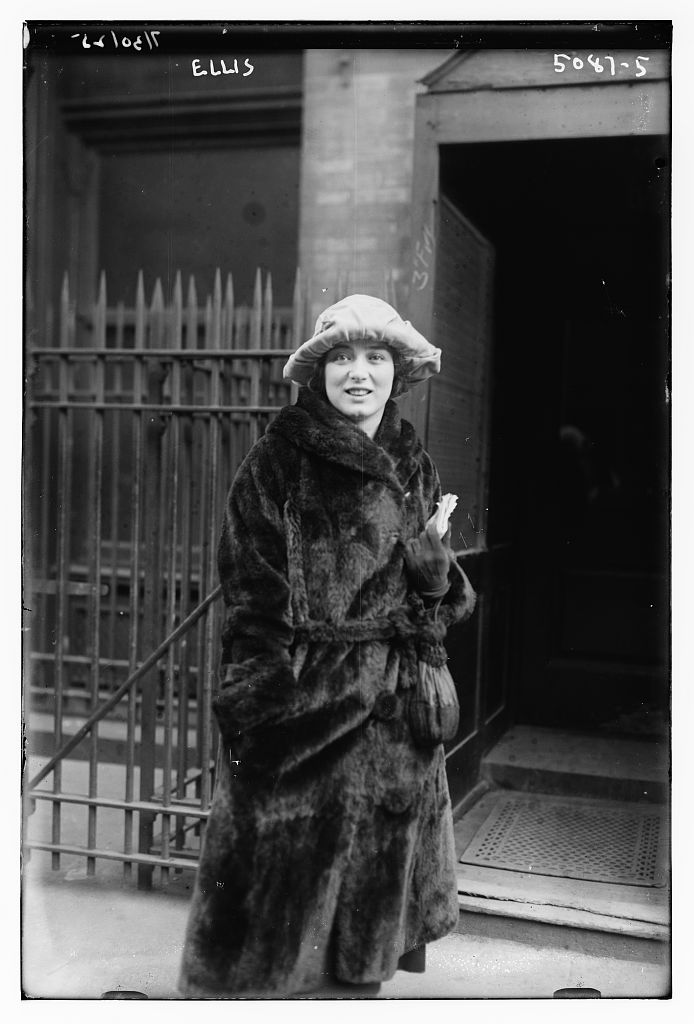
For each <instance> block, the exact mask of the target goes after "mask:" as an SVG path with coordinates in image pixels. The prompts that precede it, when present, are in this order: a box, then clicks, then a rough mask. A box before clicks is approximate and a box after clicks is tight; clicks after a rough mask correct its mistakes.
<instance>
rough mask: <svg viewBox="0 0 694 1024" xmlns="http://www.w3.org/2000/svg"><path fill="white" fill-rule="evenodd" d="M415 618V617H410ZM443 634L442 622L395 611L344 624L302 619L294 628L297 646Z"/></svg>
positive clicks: (433, 638) (429, 637)
mask: <svg viewBox="0 0 694 1024" xmlns="http://www.w3.org/2000/svg"><path fill="white" fill-rule="evenodd" d="M413 616H414V617H413ZM445 635H446V627H445V625H444V624H443V623H442V622H434V621H433V620H432V619H431V618H430V617H429V616H427V615H425V614H421V613H420V614H417V613H416V612H415V611H414V609H411V608H406V607H401V608H396V609H395V610H394V611H392V612H390V613H389V614H388V615H382V616H374V617H373V618H369V619H346V620H345V621H344V622H325V621H321V620H316V619H305V620H304V621H303V622H298V623H297V624H296V626H295V628H294V639H295V642H297V643H364V642H367V641H369V640H392V639H395V640H398V641H400V642H403V641H404V642H406V641H408V640H417V641H420V642H421V641H425V642H426V641H429V642H430V643H432V642H434V643H435V642H436V641H440V640H442V639H443V638H444V636H445Z"/></svg>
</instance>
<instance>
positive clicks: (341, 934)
mask: <svg viewBox="0 0 694 1024" xmlns="http://www.w3.org/2000/svg"><path fill="white" fill-rule="evenodd" d="M439 497H440V486H439V480H438V476H437V473H436V469H435V467H434V465H433V463H432V461H431V459H430V457H429V455H428V454H427V453H426V452H425V451H424V449H423V448H422V445H421V443H420V442H419V440H418V439H417V437H416V435H415V432H414V429H413V428H412V426H411V425H410V424H409V423H408V422H406V421H404V420H401V419H400V416H399V413H398V410H397V407H396V405H395V403H394V402H389V403H388V405H387V406H386V409H385V412H384V416H383V420H382V422H381V425H380V427H379V430H378V433H377V435H376V437H375V439H374V440H371V439H369V438H368V437H367V435H366V434H365V433H364V432H363V431H361V430H360V429H358V428H357V427H356V426H354V425H353V424H351V423H350V422H349V421H348V420H346V419H345V418H344V417H342V416H341V415H340V414H339V413H338V412H337V411H336V410H335V409H333V408H332V406H330V405H329V404H328V403H327V402H325V401H323V400H322V399H321V398H320V397H318V396H316V395H314V394H312V393H311V392H310V391H308V390H307V389H305V388H304V389H302V390H301V391H300V394H299V399H298V402H297V404H296V405H293V406H289V407H287V408H285V409H283V410H282V411H281V412H280V413H279V415H278V416H277V418H276V419H275V420H274V422H273V423H272V424H271V425H270V427H269V428H268V430H267V431H266V433H265V435H264V436H263V437H262V438H261V440H260V441H259V442H258V443H257V444H256V445H255V446H254V447H253V448H252V449H251V451H250V453H249V454H248V456H247V457H246V459H245V461H244V463H243V464H242V466H241V468H240V469H239V472H238V474H237V476H236V478H235V480H234V484H233V486H232V488H231V492H230V495H229V499H228V502H227V508H226V514H225V521H224V525H223V530H222V536H221V541H220V547H219V570H220V576H221V580H222V583H223V589H224V597H225V601H226V605H227V608H228V618H227V622H226V626H225V631H224V640H223V658H222V661H223V668H224V685H223V686H222V688H221V690H220V692H219V694H218V695H217V697H216V698H215V714H216V717H217V721H218V724H219V727H220V731H221V735H222V739H223V741H224V746H225V750H226V752H227V754H228V756H226V757H225V758H224V763H223V764H222V766H221V774H220V778H219V781H218V784H217V786H216V790H215V796H214V800H213V806H212V810H211V814H210V818H209V820H208V823H207V828H206V833H205V840H204V844H203V850H202V855H201V860H200V866H199V871H198V876H197V884H196V891H195V894H194V898H193V904H192V909H191V915H190V919H189V924H188V931H187V936H186V944H185V950H184V956H183V964H182V971H181V979H180V987H181V991H182V992H183V994H185V995H188V996H196V995H201V996H202V995H207V996H210V995H217V996H224V995H243V994H249V993H261V994H264V995H276V996H282V995H290V994H293V993H298V992H303V991H307V990H310V989H312V988H315V987H317V986H318V985H319V984H320V983H321V982H322V981H324V980H325V979H326V976H331V977H332V978H334V979H337V980H339V981H342V982H352V983H365V982H374V981H382V980H384V979H388V978H390V977H392V975H393V974H394V972H395V971H396V970H397V968H398V965H399V960H400V958H401V956H403V954H406V953H407V952H408V951H410V950H412V949H414V948H416V947H421V946H422V945H424V944H425V943H427V942H429V941H431V940H434V939H437V938H440V937H441V936H443V935H445V934H447V933H448V932H449V931H451V929H453V928H454V926H455V924H456V922H457V919H458V901H457V889H456V879H455V858H454V845H453V829H452V817H451V805H450V798H449V794H448V787H447V782H446V775H445V766H444V756H443V748H442V746H441V745H438V746H435V747H428V748H427V747H421V746H417V745H416V744H415V742H414V741H413V738H412V734H411V732H410V729H409V726H408V723H407V718H406V701H407V693H408V690H410V689H411V687H412V686H413V684H414V679H415V673H416V653H415V639H414V635H415V634H416V633H417V630H418V629H419V628H421V627H422V626H426V625H427V624H431V621H432V618H433V612H431V611H429V610H427V609H425V608H424V605H423V603H422V601H421V599H419V598H418V596H417V595H416V594H414V593H413V592H412V588H411V586H410V585H409V584H408V579H407V575H406V572H405V567H404V560H403V545H404V542H406V541H407V540H408V539H409V538H411V537H413V536H416V535H417V534H418V533H419V532H420V531H421V530H422V528H423V526H424V524H425V522H426V520H427V518H428V517H429V516H430V515H431V513H432V512H433V510H434V508H435V504H436V501H437V500H438V498H439ZM449 578H450V582H451V586H450V590H449V592H448V594H447V596H446V598H445V599H444V602H443V604H442V606H441V608H440V609H439V613H438V616H437V619H438V620H440V621H441V622H442V623H443V624H444V626H447V625H450V624H452V623H454V622H456V621H460V620H462V619H464V618H466V617H467V616H469V615H470V614H471V612H472V609H473V607H474V602H475V596H474V592H473V590H472V588H471V586H470V584H469V582H468V580H467V578H466V577H465V575H464V573H462V570H459V569H458V568H457V567H456V566H455V564H454V563H453V561H452V563H451V570H450V575H449ZM418 624H419V625H418Z"/></svg>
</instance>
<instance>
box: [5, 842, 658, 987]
mask: <svg viewBox="0 0 694 1024" xmlns="http://www.w3.org/2000/svg"><path fill="white" fill-rule="evenodd" d="M48 860H49V855H47V854H38V853H33V854H32V858H31V864H30V865H29V867H28V868H27V871H26V875H25V887H24V898H23V957H22V961H23V986H24V991H25V993H26V995H27V996H30V997H37V998H48V999H66V998H67V999H99V998H101V997H102V995H103V994H104V993H105V992H108V991H113V990H118V989H121V990H135V991H138V992H142V993H144V994H145V995H146V996H148V997H149V998H150V999H177V998H180V996H179V995H178V993H177V991H176V979H177V974H178V965H179V961H180V957H181V951H182V945H183V936H184V932H185V925H186V919H187V913H188V903H189V899H190V887H191V885H192V882H193V874H192V872H188V871H186V872H184V873H183V875H180V876H178V878H177V879H175V880H173V881H172V882H171V883H170V884H169V886H168V887H167V889H166V890H164V891H156V890H155V891H152V892H140V891H138V890H137V889H136V888H135V886H134V885H133V884H130V883H128V884H125V883H123V882H119V881H118V880H117V879H116V877H115V876H114V870H113V868H114V865H109V869H110V870H108V871H106V872H105V873H104V872H103V871H101V870H100V868H103V863H102V864H101V865H99V864H97V874H96V876H94V877H91V878H88V877H87V876H86V870H85V867H84V865H82V866H81V867H80V866H74V865H73V866H72V867H71V868H69V869H67V870H65V869H63V870H61V871H58V872H51V870H50V867H49V866H48ZM40 861H42V862H43V863H41V864H40V863H39V862H40ZM118 870H119V872H120V871H122V868H120V866H118ZM561 988H593V989H598V990H599V991H600V993H601V994H602V996H603V997H604V998H607V997H612V998H615V997H617V998H619V997H621V998H625V997H626V998H654V997H655V998H657V997H663V996H666V995H667V994H668V990H669V976H668V970H667V968H665V967H662V966H655V965H651V964H642V963H636V962H628V961H618V960H612V959H608V958H599V957H590V956H576V955H575V954H571V953H569V952H566V951H562V950H557V949H551V950H549V949H536V948H533V947H532V946H527V945H524V944H522V943H517V942H510V941H499V940H493V939H485V938H479V937H475V936H469V937H468V936H465V935H460V934H457V933H455V934H452V935H450V936H447V937H446V938H444V939H441V940H440V941H439V942H436V943H432V944H431V945H430V946H429V947H428V949H427V970H426V973H425V974H406V973H404V972H398V973H397V974H396V975H395V977H394V978H393V979H392V980H391V981H388V982H386V983H384V984H383V986H382V987H381V991H380V993H379V996H378V998H380V999H422V998H430V999H431V998H434V999H509V998H515V999H520V998H526V999H527V998H535V999H547V998H552V996H553V993H554V992H555V991H556V990H558V989H561Z"/></svg>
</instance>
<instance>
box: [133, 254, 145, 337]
mask: <svg viewBox="0 0 694 1024" xmlns="http://www.w3.org/2000/svg"><path fill="white" fill-rule="evenodd" d="M145 331H146V309H145V279H144V275H143V273H142V271H141V270H140V271H139V272H138V275H137V285H136V287H135V348H144V346H145Z"/></svg>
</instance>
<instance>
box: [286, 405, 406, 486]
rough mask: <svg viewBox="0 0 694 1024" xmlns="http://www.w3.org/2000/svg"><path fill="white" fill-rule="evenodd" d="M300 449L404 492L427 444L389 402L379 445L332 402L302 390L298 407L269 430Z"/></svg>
mask: <svg viewBox="0 0 694 1024" xmlns="http://www.w3.org/2000/svg"><path fill="white" fill-rule="evenodd" d="M267 432H268V434H273V433H277V434H281V435H282V436H283V437H284V438H285V439H286V440H287V441H290V442H291V443H292V444H293V445H295V446H296V447H297V448H300V449H302V450H304V451H305V452H308V453H310V454H315V455H317V456H319V457H320V458H323V459H326V460H327V461H328V462H332V463H334V464H335V465H338V466H342V467H343V468H344V469H350V470H354V471H356V472H358V473H362V474H363V475H364V476H368V477H372V478H373V479H376V480H381V481H382V482H383V483H385V484H387V485H388V486H389V487H391V488H393V489H394V490H395V491H397V492H399V493H401V492H402V491H404V490H405V488H406V487H407V483H408V481H409V480H410V478H411V477H412V474H413V473H414V472H415V471H416V469H417V467H418V465H419V461H420V458H421V454H422V450H423V449H422V444H421V442H420V441H419V439H418V437H417V435H416V434H415V431H414V427H413V426H412V424H411V423H408V422H407V420H403V419H402V418H401V417H400V411H399V409H398V407H397V405H396V404H395V402H394V401H392V399H391V400H389V401H388V402H387V404H386V407H385V409H384V411H383V419H382V420H381V423H380V425H379V428H378V430H377V432H376V436H375V437H374V439H373V440H371V438H369V437H368V436H367V435H366V434H365V433H364V431H363V430H361V429H360V428H359V427H357V426H355V425H354V424H353V423H351V422H350V421H349V420H348V419H347V418H346V417H345V416H343V415H342V414H341V413H339V412H338V411H337V409H335V408H334V407H333V406H332V405H330V403H329V402H328V401H326V400H325V399H323V398H321V397H320V396H319V395H317V394H315V392H312V391H309V389H308V388H302V389H301V390H300V391H299V396H298V399H297V402H296V405H290V406H287V407H286V408H284V409H282V411H281V412H280V413H279V415H278V416H277V418H276V419H275V420H274V421H273V422H272V423H271V424H270V426H269V427H268V431H267Z"/></svg>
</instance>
